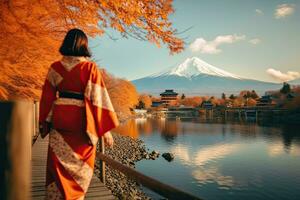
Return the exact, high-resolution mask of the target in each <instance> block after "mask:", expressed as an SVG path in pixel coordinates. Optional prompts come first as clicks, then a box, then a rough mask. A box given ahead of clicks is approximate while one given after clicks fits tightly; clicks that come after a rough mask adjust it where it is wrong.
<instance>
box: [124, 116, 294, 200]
mask: <svg viewBox="0 0 300 200" xmlns="http://www.w3.org/2000/svg"><path fill="white" fill-rule="evenodd" d="M118 132H119V133H121V134H124V135H130V136H131V137H133V138H139V139H142V140H143V141H144V142H145V144H146V146H147V148H149V150H157V151H159V152H160V153H164V152H172V153H174V155H175V159H174V160H173V161H172V162H167V161H166V160H164V158H162V157H160V158H158V159H157V160H154V161H153V160H143V161H140V162H138V163H137V165H136V168H137V170H139V171H141V172H143V173H144V174H146V175H149V176H151V177H154V178H156V179H159V180H160V181H162V182H164V183H167V184H170V185H173V186H175V187H178V188H181V189H183V190H185V191H188V192H190V193H192V194H194V195H196V196H199V197H201V198H203V199H207V200H214V199H225V200H226V199H231V200H232V199H234V200H235V199H245V200H247V199H251V200H253V199H258V200H260V199H261V200H262V199H287V200H292V199H300V190H299V188H300V126H274V125H272V126H262V125H258V124H255V123H219V122H213V121H212V122H207V121H202V120H200V119H181V120H178V119H177V120H176V119H135V120H131V121H128V122H127V123H126V124H124V125H123V126H121V127H120V128H118ZM146 192H148V191H147V190H146ZM149 195H151V196H152V197H153V198H159V197H158V196H156V195H154V194H153V193H149Z"/></svg>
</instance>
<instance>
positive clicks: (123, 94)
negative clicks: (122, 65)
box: [101, 70, 138, 121]
mask: <svg viewBox="0 0 300 200" xmlns="http://www.w3.org/2000/svg"><path fill="white" fill-rule="evenodd" d="M101 72H102V74H103V77H104V81H105V84H106V88H107V90H108V92H109V96H110V98H111V101H112V104H113V106H114V108H115V110H116V113H117V115H118V117H119V119H120V120H121V121H122V120H125V119H126V118H128V117H129V116H130V115H131V111H130V110H131V109H133V108H134V107H135V105H136V104H137V103H138V93H137V91H136V89H135V86H134V85H133V84H132V83H131V82H129V81H127V80H123V79H120V78H116V77H114V76H113V75H111V74H109V73H107V72H106V71H105V70H101Z"/></svg>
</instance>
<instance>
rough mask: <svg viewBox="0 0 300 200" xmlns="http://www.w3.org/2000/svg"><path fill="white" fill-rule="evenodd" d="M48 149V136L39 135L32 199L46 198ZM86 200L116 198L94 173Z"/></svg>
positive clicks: (40, 199) (35, 152)
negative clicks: (43, 137) (42, 137)
mask: <svg viewBox="0 0 300 200" xmlns="http://www.w3.org/2000/svg"><path fill="white" fill-rule="evenodd" d="M47 150H48V136H47V137H46V138H45V139H41V137H39V138H38V139H37V141H36V142H35V144H34V145H33V147H32V161H31V163H32V168H31V171H32V180H31V199H33V200H42V199H44V198H45V186H44V185H45V180H46V177H45V175H46V162H47V161H46V160H47ZM85 199H86V200H96V199H101V200H102V199H103V200H112V199H116V198H115V197H114V196H113V195H112V194H111V192H110V191H109V190H108V189H107V188H106V187H105V186H104V185H103V183H102V182H101V181H100V180H99V179H98V178H97V177H96V176H95V175H94V176H93V179H92V182H91V184H90V187H89V189H88V192H87V195H86V197H85Z"/></svg>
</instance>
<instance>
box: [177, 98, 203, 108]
mask: <svg viewBox="0 0 300 200" xmlns="http://www.w3.org/2000/svg"><path fill="white" fill-rule="evenodd" d="M201 103H202V98H201V97H199V96H194V97H185V98H184V99H181V100H180V101H179V104H181V105H184V106H192V107H197V106H200V105H201Z"/></svg>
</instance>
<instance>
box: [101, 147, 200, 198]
mask: <svg viewBox="0 0 300 200" xmlns="http://www.w3.org/2000/svg"><path fill="white" fill-rule="evenodd" d="M102 144H103V143H102ZM97 158H98V159H100V160H101V161H102V163H104V162H105V163H106V164H108V165H109V166H110V167H111V168H113V169H115V170H117V171H119V172H122V173H123V174H124V175H126V176H127V177H129V178H131V179H133V180H135V181H136V182H138V183H140V184H142V185H143V186H144V187H146V188H148V189H150V190H152V191H154V192H156V193H157V194H159V195H161V196H163V197H165V198H168V199H174V200H183V199H191V200H192V199H195V200H200V198H199V197H196V196H194V195H192V194H189V193H187V192H184V191H182V190H180V189H177V188H175V187H172V186H170V185H167V184H165V183H162V182H160V181H158V180H156V179H154V178H151V177H149V176H146V175H144V174H142V173H140V172H138V171H136V170H134V169H132V168H130V167H128V166H126V165H123V164H121V163H120V162H118V161H115V160H114V159H112V158H110V157H109V156H108V155H106V154H104V153H103V152H98V153H97ZM101 176H102V177H105V174H103V171H102V174H101ZM174 176H175V174H174Z"/></svg>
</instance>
